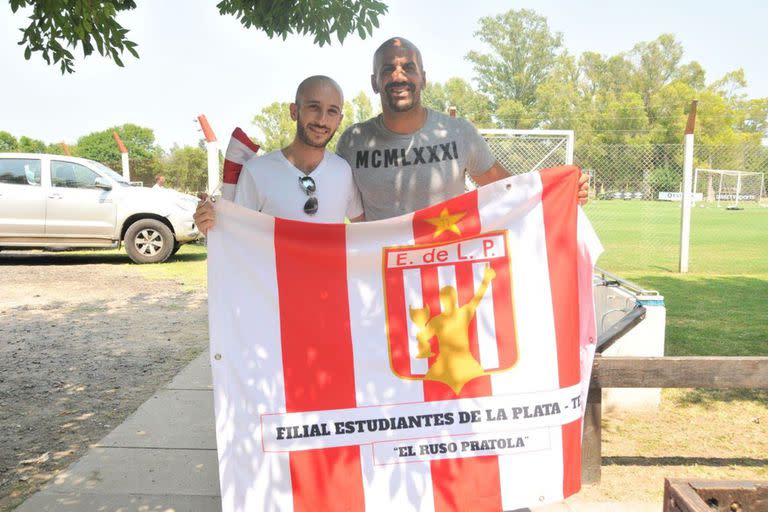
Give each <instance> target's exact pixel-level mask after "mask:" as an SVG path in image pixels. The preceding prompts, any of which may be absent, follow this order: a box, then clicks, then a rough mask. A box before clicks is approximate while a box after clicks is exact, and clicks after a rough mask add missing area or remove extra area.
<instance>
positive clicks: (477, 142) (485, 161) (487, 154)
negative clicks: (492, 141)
mask: <svg viewBox="0 0 768 512" xmlns="http://www.w3.org/2000/svg"><path fill="white" fill-rule="evenodd" d="M462 121H463V127H462V132H463V139H464V144H465V147H466V150H467V155H468V157H467V172H468V173H469V175H470V176H479V175H480V174H483V173H484V172H486V171H487V170H488V169H490V168H491V166H493V164H495V163H496V157H495V156H494V155H493V153H492V152H491V148H490V146H488V143H487V142H486V141H485V139H484V138H483V136H482V135H480V132H478V131H477V128H475V127H474V126H473V125H472V123H470V122H469V121H467V120H466V119H462Z"/></svg>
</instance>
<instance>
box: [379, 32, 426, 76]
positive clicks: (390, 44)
mask: <svg viewBox="0 0 768 512" xmlns="http://www.w3.org/2000/svg"><path fill="white" fill-rule="evenodd" d="M389 49H404V50H410V51H412V52H413V53H414V54H415V55H416V63H417V64H418V65H419V70H420V71H424V63H423V62H422V60H421V52H420V51H419V49H418V48H417V47H416V45H415V44H413V43H412V42H410V41H409V40H407V39H406V38H404V37H392V38H390V39H387V40H386V41H384V42H383V43H381V46H379V47H378V48H377V49H376V51H375V52H374V53H373V72H374V73H376V70H377V69H378V67H379V66H380V65H381V58H382V56H383V55H384V53H385V52H386V51H387V50H389Z"/></svg>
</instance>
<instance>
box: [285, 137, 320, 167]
mask: <svg viewBox="0 0 768 512" xmlns="http://www.w3.org/2000/svg"><path fill="white" fill-rule="evenodd" d="M281 151H282V152H283V156H284V157H285V159H286V160H288V161H289V162H290V163H291V165H293V166H294V167H295V168H297V169H298V170H300V171H301V172H303V173H304V174H309V173H311V172H312V171H314V170H315V168H316V167H317V166H318V165H320V162H322V161H323V157H324V156H325V148H316V147H312V146H308V145H306V144H304V143H302V142H300V141H297V140H295V139H294V141H293V142H291V143H290V144H289V145H287V146H286V147H284V148H283V149H282V150H281Z"/></svg>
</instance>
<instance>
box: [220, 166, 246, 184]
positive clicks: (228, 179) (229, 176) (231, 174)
mask: <svg viewBox="0 0 768 512" xmlns="http://www.w3.org/2000/svg"><path fill="white" fill-rule="evenodd" d="M242 170H243V164H238V163H236V162H233V161H232V160H224V183H229V184H231V185H237V180H238V179H239V178H240V171H242Z"/></svg>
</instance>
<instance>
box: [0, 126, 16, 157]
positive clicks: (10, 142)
mask: <svg viewBox="0 0 768 512" xmlns="http://www.w3.org/2000/svg"><path fill="white" fill-rule="evenodd" d="M18 148H19V141H17V140H16V137H14V136H13V135H12V134H10V133H8V132H3V131H0V153H2V152H13V151H18Z"/></svg>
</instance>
